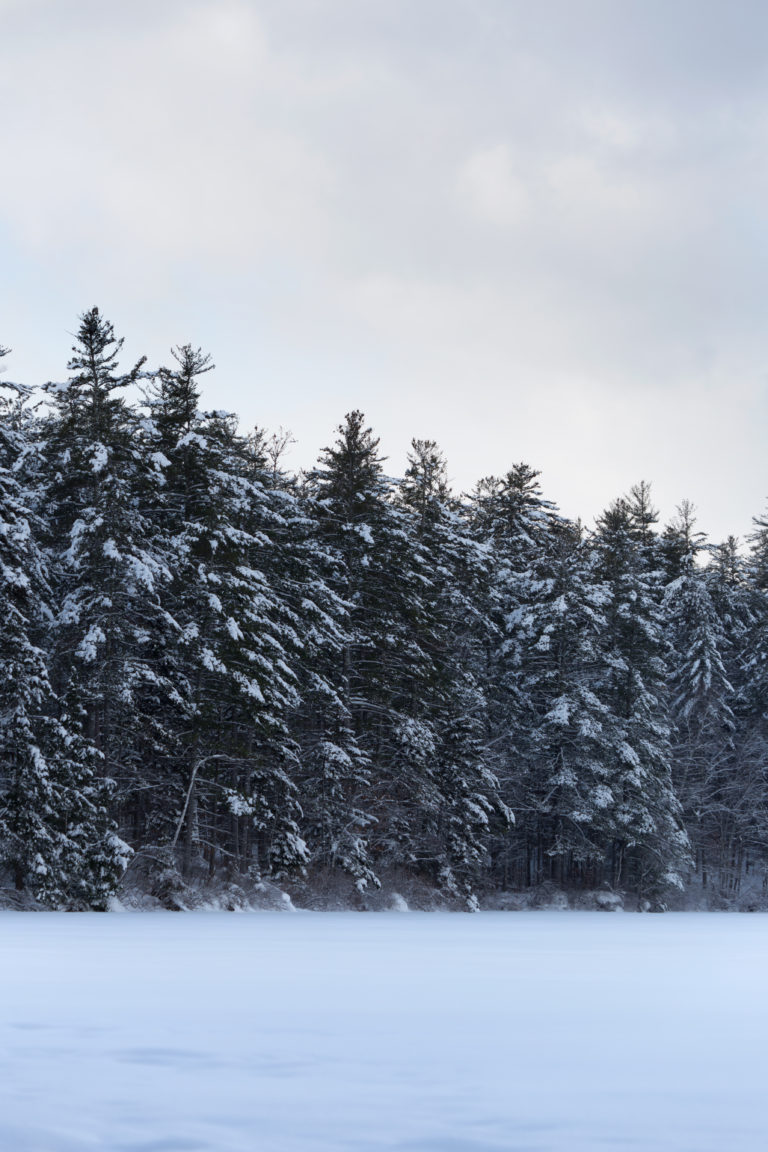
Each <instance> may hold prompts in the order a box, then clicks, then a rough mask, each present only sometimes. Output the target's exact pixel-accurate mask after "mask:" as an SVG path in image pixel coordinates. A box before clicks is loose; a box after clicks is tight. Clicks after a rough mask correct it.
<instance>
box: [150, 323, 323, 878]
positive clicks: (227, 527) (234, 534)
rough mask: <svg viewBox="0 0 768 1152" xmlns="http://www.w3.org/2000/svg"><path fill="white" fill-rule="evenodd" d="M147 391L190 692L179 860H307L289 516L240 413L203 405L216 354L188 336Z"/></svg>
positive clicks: (251, 864)
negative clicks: (241, 430)
mask: <svg viewBox="0 0 768 1152" xmlns="http://www.w3.org/2000/svg"><path fill="white" fill-rule="evenodd" d="M174 358H175V361H176V365H175V367H174V368H164V369H162V370H161V371H160V373H159V374H158V377H157V381H156V384H155V385H154V386H153V388H151V389H150V395H149V397H148V400H149V406H150V415H151V422H152V427H153V428H154V434H153V445H154V451H155V456H156V458H157V459H158V460H159V462H160V466H161V467H162V469H163V476H164V485H163V488H162V493H161V497H160V500H159V501H158V507H157V515H156V517H155V539H156V547H157V549H158V550H159V551H161V552H162V554H163V555H164V556H165V558H166V563H167V565H168V567H169V568H170V569H171V570H172V571H173V581H172V584H171V586H170V589H169V591H168V596H167V605H168V611H169V613H170V614H171V615H172V618H173V620H174V621H175V623H176V625H177V628H178V635H177V641H176V644H175V647H174V650H173V652H172V654H171V665H172V671H171V677H172V680H173V683H174V686H175V688H176V692H177V694H178V698H179V700H180V702H181V710H180V715H179V717H178V721H179V725H180V727H179V730H178V731H177V738H176V743H175V748H174V749H172V750H171V753H170V755H169V763H168V769H169V771H168V778H169V781H171V782H172V787H171V789H170V795H169V796H168V808H169V811H171V812H174V813H175V816H174V824H175V827H174V829H173V831H172V832H171V830H170V829H169V830H168V835H169V837H170V838H171V840H172V842H173V843H174V844H175V843H176V842H177V841H178V839H179V836H180V833H181V832H182V830H183V831H184V854H183V865H184V870H185V871H186V872H187V873H189V872H191V870H192V869H193V865H194V864H195V860H196V859H197V857H198V856H199V854H200V852H201V850H202V852H203V853H204V855H205V856H206V858H207V861H208V867H209V870H210V871H211V872H213V871H214V870H215V868H216V866H217V863H219V862H220V861H227V862H228V866H229V868H230V870H232V871H233V872H235V873H237V872H241V871H242V872H244V871H250V872H251V874H252V875H260V874H262V873H263V874H271V875H280V874H282V873H283V872H285V871H287V870H290V869H291V868H295V867H297V866H298V867H300V866H301V865H302V863H303V861H304V860H305V858H306V847H305V844H304V841H303V839H302V836H301V834H300V829H299V824H298V821H299V818H300V808H299V805H298V800H297V795H296V784H295V776H296V774H297V770H298V760H297V755H298V752H297V746H296V743H295V741H294V740H293V739H292V738H291V736H290V734H289V732H288V729H287V717H288V716H289V714H290V712H291V710H292V709H294V708H295V706H296V704H297V674H296V671H295V668H294V667H293V664H294V663H295V661H294V653H295V652H296V651H297V650H298V647H299V643H300V641H299V637H298V634H297V620H296V616H295V613H294V612H293V611H292V610H291V608H290V605H288V604H287V603H285V602H284V600H282V599H281V597H280V595H279V592H278V591H277V590H276V589H275V587H274V586H273V584H272V583H271V582H270V580H269V579H268V577H267V573H266V571H265V569H267V568H268V566H269V564H270V557H271V553H272V552H273V542H272V533H273V532H274V530H275V528H276V527H279V526H280V525H281V524H282V523H283V517H282V516H281V513H280V511H279V510H278V509H277V508H276V507H275V504H274V501H273V500H272V498H271V495H270V492H269V490H268V487H267V485H266V477H265V475H264V467H263V461H262V460H261V459H260V458H259V457H258V455H257V454H254V452H253V451H252V445H250V446H249V443H248V441H247V440H246V439H245V438H243V437H241V436H239V435H238V433H237V428H236V421H235V419H234V417H231V416H230V415H228V414H226V413H222V412H210V413H201V412H199V410H198V399H199V387H198V380H199V378H200V376H201V375H202V374H204V373H205V372H207V371H209V370H211V369H212V367H213V365H212V364H211V361H210V359H209V357H207V356H205V355H204V354H202V353H201V352H200V351H199V350H195V349H194V348H192V346H191V345H184V346H183V347H181V348H178V349H176V350H175V351H174Z"/></svg>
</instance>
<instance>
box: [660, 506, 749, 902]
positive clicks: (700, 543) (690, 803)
mask: <svg viewBox="0 0 768 1152" xmlns="http://www.w3.org/2000/svg"><path fill="white" fill-rule="evenodd" d="M694 523H695V520H694V515H693V507H692V505H690V504H689V503H687V502H686V503H685V504H683V505H681V506H680V508H679V509H678V515H677V517H676V519H675V520H674V521H673V522H672V524H670V525H669V526H668V528H667V529H666V531H665V533H664V541H665V543H666V546H667V550H668V554H669V553H671V554H675V553H676V554H677V557H678V560H677V574H676V576H675V578H674V579H672V580H671V582H670V583H669V584H668V585H667V588H666V592H665V595H664V605H663V608H664V616H665V632H666V638H667V641H668V643H669V657H668V662H669V685H670V704H671V716H672V719H673V721H674V731H673V752H674V768H673V779H674V783H675V790H676V792H677V795H678V797H679V799H680V802H681V804H682V806H683V815H684V819H685V822H686V827H687V829H688V834H689V837H690V839H691V844H692V848H693V851H694V856H695V862H696V870H697V872H698V873H699V874H700V876H701V877H702V879H704V881H705V882H706V878H707V874H708V872H709V870H710V869H711V868H712V866H713V864H714V863H715V859H713V848H714V847H715V844H716V843H717V842H718V841H719V840H720V838H721V832H722V830H723V817H724V816H725V815H726V814H725V813H724V812H723V800H724V799H725V796H727V795H728V793H729V792H730V789H729V788H728V786H727V784H728V779H729V777H730V776H731V774H732V772H733V756H734V736H735V727H736V723H735V717H734V712H733V705H734V703H735V694H734V688H733V686H732V684H731V683H730V681H729V679H728V674H727V671H726V668H725V662H724V654H725V652H726V649H727V646H728V640H727V637H726V633H725V629H724V627H723V622H722V620H721V619H720V616H719V613H718V611H717V607H716V604H715V602H714V600H713V598H712V596H711V594H710V580H709V579H708V573H707V571H706V569H704V568H701V567H699V566H698V564H697V558H698V556H699V554H700V553H702V552H703V551H704V549H705V544H704V540H703V534H701V533H698V532H695V531H694V530H693V526H694ZM729 818H730V814H729V815H728V816H726V821H727V820H728V819H729ZM715 851H716V849H715Z"/></svg>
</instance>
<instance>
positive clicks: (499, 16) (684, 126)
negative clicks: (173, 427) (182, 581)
mask: <svg viewBox="0 0 768 1152" xmlns="http://www.w3.org/2000/svg"><path fill="white" fill-rule="evenodd" d="M767 43H768V5H766V4H765V3H763V0H754V2H744V0H741V2H740V0H718V2H717V3H712V2H707V0H662V2H654V0H641V2H640V0H638V2H632V0H537V2H536V3H532V2H531V0H520V2H517V0H151V2H149V0H130V2H129V0H124V2H118V0H114V2H110V0H90V2H88V0H66V2H63V0H0V129H1V131H0V259H1V261H2V276H1V277H0V343H3V344H6V345H10V346H11V347H12V349H13V356H12V357H11V358H9V361H8V362H7V363H8V368H7V372H8V375H10V376H12V377H13V378H14V379H21V380H24V381H25V382H26V383H28V384H37V383H39V382H41V381H43V380H45V379H49V378H62V376H63V375H64V374H65V365H66V361H67V357H68V351H69V347H70V345H71V343H72V340H71V336H70V333H72V332H73V331H74V329H75V328H76V325H77V316H78V314H79V313H81V312H82V311H83V310H84V309H86V308H88V307H91V306H92V305H94V304H97V305H98V306H99V307H100V308H101V310H102V312H104V313H105V314H106V315H107V317H108V318H109V319H111V320H112V321H113V323H114V324H115V328H116V330H117V332H118V333H119V334H121V335H124V336H125V337H126V346H125V352H126V364H127V361H128V359H129V357H131V356H133V357H137V356H138V355H140V354H142V353H145V352H146V353H147V354H148V356H149V358H150V361H151V362H152V363H154V364H157V363H159V362H164V361H167V360H168V359H169V354H168V349H169V347H170V345H172V344H178V343H183V342H186V341H189V342H191V343H194V344H195V345H202V347H203V349H204V350H206V351H210V352H211V353H212V355H213V358H214V360H215V362H216V364H217V365H218V369H217V371H216V373H215V374H211V375H210V376H208V377H206V388H205V392H204V403H205V404H206V405H207V406H210V407H218V408H229V409H232V410H234V411H237V412H238V413H239V414H240V415H241V417H242V420H243V423H244V425H245V426H250V425H253V424H259V425H261V426H266V427H268V428H276V427H277V426H279V425H285V426H287V427H289V428H290V429H292V431H293V434H294V436H295V437H296V439H297V444H296V445H295V447H294V448H293V451H292V454H291V456H290V458H289V461H288V462H289V464H291V465H293V466H294V467H298V466H300V465H309V464H310V463H311V462H312V461H313V460H314V459H315V457H316V455H317V452H318V450H319V449H320V448H321V447H322V446H323V445H325V444H327V443H329V442H330V441H331V440H332V438H333V429H334V427H335V426H336V425H337V424H338V423H339V422H340V420H341V419H342V417H343V415H344V413H345V412H346V411H348V410H349V409H351V408H353V407H358V408H362V409H363V410H364V411H365V413H366V415H367V416H368V418H369V421H370V423H371V424H372V425H373V427H374V428H375V430H376V431H377V433H378V434H379V435H380V436H381V440H382V448H383V449H384V451H385V452H386V454H387V455H388V456H389V465H388V467H389V470H390V471H391V472H393V473H399V472H401V471H402V469H403V467H404V460H405V453H406V450H407V447H408V444H409V441H410V439H411V437H413V436H418V437H429V438H432V439H436V440H437V441H438V442H439V443H440V444H441V446H442V447H443V449H444V450H445V452H446V455H447V457H448V461H449V469H450V474H451V476H452V478H453V481H454V484H455V486H456V488H457V489H459V490H461V489H467V488H469V487H471V486H472V485H473V484H474V482H475V481H476V480H477V479H478V478H479V477H480V476H482V475H488V474H490V473H501V472H504V471H505V470H506V469H508V468H509V467H510V466H511V465H512V464H513V463H516V462H518V461H521V460H524V461H526V462H528V463H530V464H532V465H533V466H534V467H536V468H538V469H540V470H541V472H542V483H543V487H544V491H545V494H546V495H547V496H549V497H550V498H551V499H553V500H555V501H557V502H558V503H559V504H560V506H561V507H562V509H563V510H564V511H565V512H566V513H567V514H569V515H572V516H577V515H581V516H582V517H583V518H585V519H587V520H591V519H592V518H593V517H594V516H595V515H597V514H598V513H599V512H600V510H601V509H602V508H603V507H605V505H606V504H607V503H608V502H609V501H610V500H611V499H613V498H614V497H615V496H617V495H619V494H621V493H622V492H623V491H626V490H627V489H628V488H629V486H630V485H632V484H633V483H635V482H637V481H638V480H640V479H647V480H650V481H651V482H652V484H653V491H654V495H655V499H656V503H657V504H658V505H659V507H660V508H661V511H662V515H663V517H664V518H669V517H670V516H672V515H673V513H674V510H675V506H676V505H677V504H678V503H679V502H680V501H681V500H682V499H683V498H688V499H691V500H692V501H693V502H694V503H695V504H696V505H697V508H698V511H699V523H700V527H702V528H704V529H705V530H706V531H708V532H709V533H710V534H711V535H712V537H713V538H714V539H720V538H722V537H724V536H725V535H727V534H728V533H731V532H732V533H734V534H738V535H743V534H745V533H746V532H748V531H749V529H750V523H751V517H752V516H753V515H759V514H760V513H762V511H763V510H764V508H765V499H766V496H768V452H766V417H767V416H768V316H767V314H766V313H767V312H768V290H767V289H768V252H767V251H766V249H767V248H768V51H766V44H767Z"/></svg>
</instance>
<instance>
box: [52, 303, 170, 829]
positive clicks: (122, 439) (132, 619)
mask: <svg viewBox="0 0 768 1152" xmlns="http://www.w3.org/2000/svg"><path fill="white" fill-rule="evenodd" d="M122 346H123V341H122V340H118V339H117V338H116V337H115V334H114V330H113V328H112V325H111V324H110V323H109V322H108V321H106V320H105V319H104V318H103V317H102V316H101V315H100V313H99V311H98V309H97V308H93V309H91V310H90V311H89V312H86V313H84V314H83V315H82V316H81V318H80V327H79V329H78V333H77V343H76V344H75V346H74V348H73V350H72V351H73V355H72V357H71V359H70V361H69V364H68V370H69V372H70V377H69V379H68V380H67V381H66V382H65V383H63V384H49V385H47V388H46V391H47V393H48V396H49V399H50V403H51V407H52V411H51V412H50V414H49V415H48V417H47V418H46V420H45V421H44V422H43V426H42V429H41V434H42V437H43V439H42V449H43V453H42V455H43V464H42V476H41V481H42V483H43V485H44V489H45V491H44V496H45V502H46V505H47V517H46V541H47V548H48V555H49V557H50V563H51V574H52V580H53V586H54V592H55V597H56V601H57V603H58V605H59V607H58V611H57V614H56V618H55V620H54V623H53V629H52V633H51V638H52V657H53V674H54V682H55V687H56V690H57V691H58V692H59V693H60V694H62V695H64V696H66V697H67V698H69V699H72V700H74V701H77V708H82V709H83V714H84V723H85V731H86V735H87V737H88V739H89V740H90V741H91V742H92V743H93V744H94V745H95V747H96V749H97V750H98V752H99V753H100V755H101V757H102V765H103V768H102V771H103V773H104V776H105V777H106V778H107V779H113V780H115V781H117V784H118V793H117V800H118V805H119V808H120V810H121V812H122V814H123V816H124V817H126V816H127V815H128V814H129V813H130V811H131V809H132V807H133V806H134V802H135V797H136V796H137V795H141V794H142V793H143V791H144V788H145V784H146V781H145V778H144V773H145V769H146V766H147V764H148V762H149V761H151V758H152V755H153V750H154V748H155V745H156V743H157V740H158V728H162V723H163V713H164V710H165V708H166V707H167V704H168V700H169V698H170V696H171V689H170V686H169V685H168V683H167V680H166V677H165V675H164V668H163V661H164V653H165V649H166V646H167V644H168V642H169V638H170V637H171V636H172V634H173V632H174V624H173V621H172V620H170V619H169V618H168V615H167V613H166V611H165V609H164V607H163V604H162V593H163V588H164V586H165V585H166V583H167V582H168V580H169V579H170V573H169V571H168V569H167V567H166V566H165V564H164V562H163V558H162V556H160V555H158V553H157V551H156V550H154V548H153V544H152V534H151V525H150V522H149V520H148V517H147V515H146V505H147V502H148V500H151V496H150V495H149V494H150V493H151V492H152V491H153V490H154V489H155V487H156V486H157V484H158V483H159V478H158V475H157V467H156V463H155V462H154V461H153V460H152V459H150V458H148V457H147V455H146V453H145V451H144V446H143V444H142V435H141V425H140V422H139V420H138V417H137V415H136V413H135V411H134V410H133V409H132V408H131V407H130V406H129V405H128V403H127V402H126V400H125V399H124V397H123V396H122V395H120V393H121V392H122V391H123V390H124V389H125V388H126V387H129V386H131V385H134V384H135V383H136V382H137V381H138V380H139V378H140V377H141V374H142V368H143V364H144V361H143V359H142V360H140V361H139V362H138V363H137V364H135V365H134V367H133V368H132V369H131V370H130V371H129V372H127V373H122V372H120V370H119V368H118V359H119V355H120V352H121V350H122Z"/></svg>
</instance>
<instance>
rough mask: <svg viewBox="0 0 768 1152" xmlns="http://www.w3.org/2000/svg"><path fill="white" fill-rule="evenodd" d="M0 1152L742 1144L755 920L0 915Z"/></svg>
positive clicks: (762, 1028) (726, 1149)
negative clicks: (0, 944)
mask: <svg viewBox="0 0 768 1152" xmlns="http://www.w3.org/2000/svg"><path fill="white" fill-rule="evenodd" d="M0 933H1V934H2V946H1V947H0V990H1V991H0V997H1V1001H0V1005H1V1006H0V1041H1V1043H0V1149H2V1152H64V1150H66V1152H87V1150H89V1149H94V1148H97V1149H110V1150H115V1152H182V1150H188V1152H192V1150H203V1149H206V1150H207V1149H210V1150H211V1152H235V1150H237V1152H240V1150H242V1152H254V1150H259V1152H288V1150H290V1152H294V1150H296V1152H298V1150H301V1152H320V1150H323V1152H326V1150H333V1152H344V1150H347V1149H348V1150H351V1152H366V1150H369V1149H399V1150H401V1152H491V1150H497V1149H515V1150H517V1152H529V1150H530V1152H534V1150H541V1149H552V1150H557V1152H587V1150H588V1152H596V1150H600V1149H605V1150H612V1149H619V1148H629V1149H632V1148H634V1149H638V1150H640V1152H647V1150H648V1152H650V1150H654V1152H667V1150H670V1149H674V1150H675V1152H709V1150H712V1152H715V1150H716V1152H741V1150H744V1149H750V1150H752V1149H754V1150H755V1152H757V1150H759V1152H764V1150H765V1149H766V1148H768V978H767V975H768V916H757V915H756V916H746V915H745V916H738V915H700V914H693V913H688V914H678V915H672V914H667V915H663V916H639V915H634V914H623V915H620V914H619V915H606V914H600V913H542V912H538V913H536V912H530V913H481V914H479V915H475V916H470V915H461V914H453V915H450V914H437V913H432V914H414V913H410V914H391V915H387V914H378V915H365V914H359V913H358V914H355V913H347V914H333V913H301V914H296V915H290V914H285V913H256V914H253V915H231V914H208V915H206V914H202V913H197V914H186V915H184V914H181V915H179V914H177V915H174V914H172V913H169V914H163V913H151V914H149V913H148V914H138V913H137V914H126V915H116V914H113V915H56V914H31V913H27V914H18V913H5V914H3V915H2V916H0Z"/></svg>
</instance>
